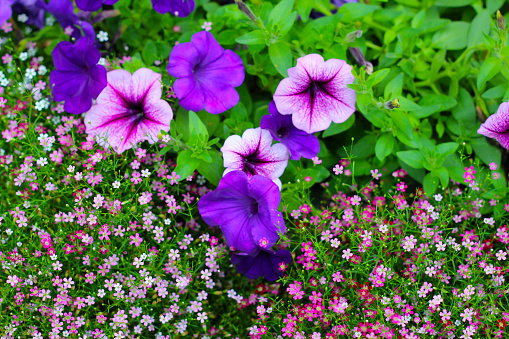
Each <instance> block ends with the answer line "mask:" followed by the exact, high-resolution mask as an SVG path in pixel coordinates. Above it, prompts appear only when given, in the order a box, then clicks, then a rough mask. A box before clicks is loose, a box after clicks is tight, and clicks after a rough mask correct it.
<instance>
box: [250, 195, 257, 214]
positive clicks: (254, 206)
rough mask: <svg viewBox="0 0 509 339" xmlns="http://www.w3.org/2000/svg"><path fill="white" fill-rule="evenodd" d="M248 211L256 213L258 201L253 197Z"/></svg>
mask: <svg viewBox="0 0 509 339" xmlns="http://www.w3.org/2000/svg"><path fill="white" fill-rule="evenodd" d="M249 213H250V214H251V215H255V214H257V213H258V202H257V201H256V200H254V199H253V200H252V201H251V204H250V205H249Z"/></svg>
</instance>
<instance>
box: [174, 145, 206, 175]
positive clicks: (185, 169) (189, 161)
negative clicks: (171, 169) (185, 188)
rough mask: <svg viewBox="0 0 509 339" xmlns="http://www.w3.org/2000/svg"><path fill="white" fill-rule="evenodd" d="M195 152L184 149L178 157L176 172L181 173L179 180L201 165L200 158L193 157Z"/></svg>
mask: <svg viewBox="0 0 509 339" xmlns="http://www.w3.org/2000/svg"><path fill="white" fill-rule="evenodd" d="M192 155H193V152H192V151H191V150H188V149H186V150H183V151H182V152H180V154H179V155H178V157H177V167H176V168H175V172H177V174H178V175H180V179H179V181H182V180H184V179H185V178H187V177H188V176H190V175H191V174H193V172H194V170H195V169H196V168H198V165H200V159H198V158H193V157H192Z"/></svg>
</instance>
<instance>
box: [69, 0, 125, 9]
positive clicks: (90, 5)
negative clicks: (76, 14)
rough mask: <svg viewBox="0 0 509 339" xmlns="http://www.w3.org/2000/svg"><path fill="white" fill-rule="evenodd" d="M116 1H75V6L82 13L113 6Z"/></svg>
mask: <svg viewBox="0 0 509 339" xmlns="http://www.w3.org/2000/svg"><path fill="white" fill-rule="evenodd" d="M117 1H118V0H76V6H77V7H78V8H79V9H81V10H82V11H89V12H93V11H97V10H99V9H100V8H101V7H102V5H103V4H104V5H113V4H115V3H116V2H117Z"/></svg>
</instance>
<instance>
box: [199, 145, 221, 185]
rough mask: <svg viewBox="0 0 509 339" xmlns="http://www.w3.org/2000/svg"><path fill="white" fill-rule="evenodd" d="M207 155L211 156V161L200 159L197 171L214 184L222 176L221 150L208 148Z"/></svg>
mask: <svg viewBox="0 0 509 339" xmlns="http://www.w3.org/2000/svg"><path fill="white" fill-rule="evenodd" d="M209 155H210V156H211V157H212V162H211V163H206V162H204V161H201V162H200V164H199V165H198V167H197V170H198V172H199V173H200V174H201V175H203V176H204V177H205V179H207V180H208V181H210V182H211V183H213V184H214V185H216V186H217V185H219V180H221V178H222V177H223V172H224V167H223V157H222V155H221V152H218V151H216V150H210V151H209Z"/></svg>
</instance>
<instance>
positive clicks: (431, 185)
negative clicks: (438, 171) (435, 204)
mask: <svg viewBox="0 0 509 339" xmlns="http://www.w3.org/2000/svg"><path fill="white" fill-rule="evenodd" d="M438 180H439V179H438V178H437V177H435V176H434V175H432V174H431V173H428V174H426V176H425V177H424V180H423V183H422V188H424V193H426V195H427V196H428V197H431V196H432V195H433V194H435V192H436V191H437V188H438Z"/></svg>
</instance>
